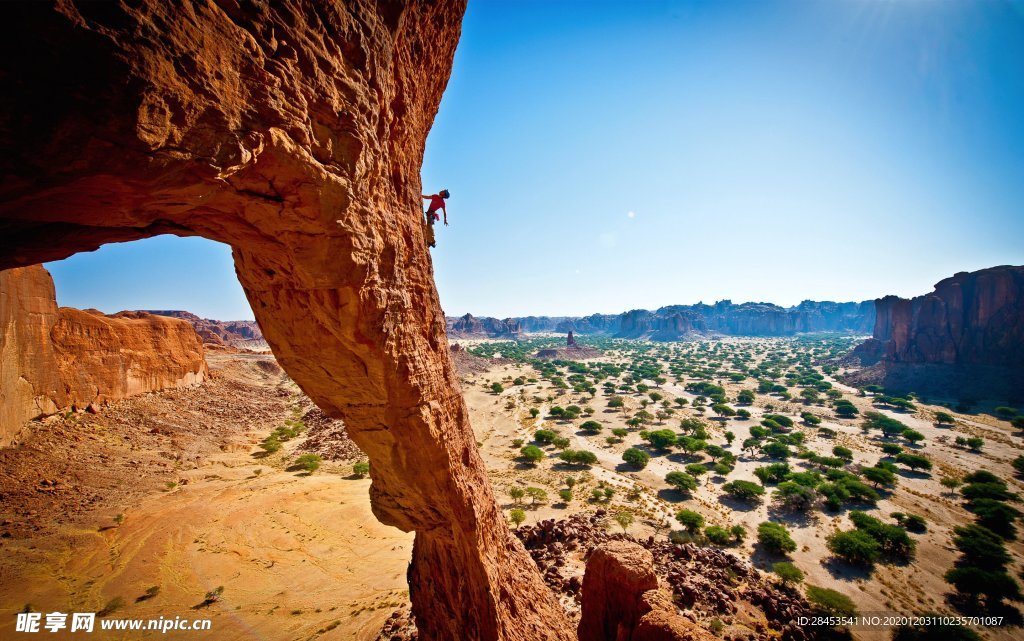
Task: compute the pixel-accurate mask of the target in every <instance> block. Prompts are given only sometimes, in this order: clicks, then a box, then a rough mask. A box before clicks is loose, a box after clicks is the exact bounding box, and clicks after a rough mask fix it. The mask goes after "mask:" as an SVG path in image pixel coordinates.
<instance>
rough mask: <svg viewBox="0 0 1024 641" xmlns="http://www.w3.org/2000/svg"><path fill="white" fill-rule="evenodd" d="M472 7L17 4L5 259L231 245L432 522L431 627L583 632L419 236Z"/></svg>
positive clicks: (6, 145) (554, 635) (378, 487)
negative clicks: (511, 477)
mask: <svg viewBox="0 0 1024 641" xmlns="http://www.w3.org/2000/svg"><path fill="white" fill-rule="evenodd" d="M464 4H465V3H464V0H443V1H431V0H422V1H412V2H408V3H405V2H400V1H396V0H351V1H348V2H341V1H334V2H327V1H319V0H318V1H316V2H314V1H312V0H310V1H308V2H304V1H300V0H281V1H275V2H273V3H267V2H262V1H260V0H209V1H201V0H192V1H188V2H182V3H164V2H161V1H159V0H139V1H137V2H128V3H122V4H114V3H88V2H75V1H73V0H58V1H57V2H55V3H54V4H53V5H44V4H42V3H25V4H23V5H15V6H12V5H5V6H4V8H3V12H4V14H6V15H5V16H4V20H3V27H0V29H2V30H3V35H2V37H0V46H2V47H3V55H2V56H0V82H2V83H3V86H4V91H3V92H2V94H0V171H2V173H0V176H2V179H0V239H2V242H0V268H9V267H17V266H23V265H29V264H34V263H39V262H43V261H48V260H56V259H60V258H64V257H66V256H69V255H71V254H73V253H76V252H80V251H90V250H93V249H96V248H97V247H99V246H100V245H102V244H104V243H110V242H122V241H128V240H134V239H139V238H144V237H148V236H153V235H157V234H165V233H170V234H177V235H183V236H187V235H200V236H204V237H207V238H211V239H214V240H217V241H220V242H224V243H227V244H229V245H231V246H232V248H233V255H234V260H235V266H236V271H237V273H238V277H239V280H240V281H241V283H242V285H243V287H244V289H245V291H246V294H247V296H248V298H249V301H250V303H251V304H252V307H253V310H254V312H255V314H256V317H257V319H258V320H259V322H260V325H261V326H262V328H263V330H264V333H265V335H266V338H267V341H268V343H269V344H270V345H271V347H272V348H273V351H274V353H275V355H276V356H277V358H278V359H279V361H280V362H281V364H282V366H283V367H284V368H285V369H286V370H287V371H288V373H289V374H290V375H291V376H292V378H293V379H294V380H295V381H296V382H298V383H299V384H300V385H301V386H302V388H303V389H304V390H305V391H306V392H307V393H308V394H309V395H310V396H311V397H312V398H313V399H314V400H315V401H316V402H317V404H318V405H320V407H321V408H323V409H324V410H325V411H326V412H327V413H329V414H331V415H332V416H335V417H340V418H343V419H345V420H346V422H347V424H348V429H349V431H350V433H351V435H352V438H353V439H354V440H355V441H356V442H357V443H358V444H359V445H360V446H361V447H362V448H363V449H364V450H365V451H366V452H367V454H369V456H370V458H371V461H372V466H373V471H372V477H373V485H372V490H371V499H372V502H373V509H374V513H375V514H376V515H377V516H378V518H380V519H381V520H382V521H384V522H386V523H389V524H392V525H395V526H397V527H400V528H402V529H405V530H415V531H416V543H415V547H414V552H413V562H412V564H411V566H410V570H409V580H410V588H411V597H412V601H413V609H414V614H415V616H416V619H417V623H418V625H419V628H420V630H421V635H422V638H424V639H442V638H450V639H454V638H459V639H568V638H570V637H571V636H573V635H572V634H571V631H570V628H569V626H568V625H567V623H566V621H565V617H564V614H563V613H562V611H561V609H560V608H559V606H558V604H557V602H556V601H555V599H554V597H553V596H552V595H551V594H550V593H549V591H548V590H547V589H546V588H545V587H544V584H543V583H542V581H541V579H540V576H539V573H538V572H537V570H536V567H535V566H534V565H533V564H532V562H531V560H530V559H529V557H528V556H527V555H526V553H525V552H524V551H523V549H522V547H521V546H520V545H519V543H518V542H516V541H515V540H514V539H513V538H512V537H511V536H510V535H509V533H508V529H507V527H506V526H505V525H504V523H503V518H502V515H501V513H500V511H499V509H498V507H497V505H496V503H495V500H494V497H493V495H492V491H491V488H490V485H489V483H488V481H487V478H486V476H485V474H484V468H483V464H482V462H481V460H480V458H479V455H478V453H477V451H476V446H475V441H474V438H473V434H472V431H471V429H470V424H469V419H468V416H467V412H466V407H465V405H464V403H463V401H462V397H461V395H460V393H459V389H458V383H457V380H456V378H455V375H454V370H453V368H452V365H451V362H450V360H449V356H448V347H447V340H446V338H445V333H444V332H445V321H444V317H443V315H442V312H441V307H440V304H439V301H438V297H437V292H436V289H435V287H434V282H433V276H432V267H431V262H430V256H429V254H428V253H427V252H426V251H425V249H424V240H423V237H422V228H421V223H420V216H419V200H418V198H419V193H420V184H419V168H420V163H421V161H422V157H423V148H424V144H425V139H426V135H427V132H428V130H429V128H430V125H431V123H432V121H433V118H434V115H435V113H436V111H437V108H438V104H439V102H440V98H441V94H442V92H443V90H444V87H445V84H446V83H447V79H448V75H449V72H450V68H451V62H452V56H453V54H454V49H455V45H456V42H457V40H458V34H459V30H460V22H461V17H462V14H463V11H464V8H465V7H464ZM336 221H337V222H336Z"/></svg>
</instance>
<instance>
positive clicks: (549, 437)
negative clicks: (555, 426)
mask: <svg viewBox="0 0 1024 641" xmlns="http://www.w3.org/2000/svg"><path fill="white" fill-rule="evenodd" d="M556 438H558V434H556V433H555V432H553V431H551V430H537V431H536V432H534V433H533V440H535V441H537V442H538V443H544V444H550V443H551V442H552V441H554V440H555V439H556Z"/></svg>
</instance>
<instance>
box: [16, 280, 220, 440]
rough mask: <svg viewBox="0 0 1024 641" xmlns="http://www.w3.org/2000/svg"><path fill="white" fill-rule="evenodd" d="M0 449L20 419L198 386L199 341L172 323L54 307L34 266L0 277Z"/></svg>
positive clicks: (48, 286) (203, 373)
mask: <svg viewBox="0 0 1024 641" xmlns="http://www.w3.org/2000/svg"><path fill="white" fill-rule="evenodd" d="M0 326H2V327H3V333H2V334H0V353H2V354H3V360H2V362H0V400H2V402H0V446H4V445H7V444H9V443H11V442H12V441H13V440H14V438H15V437H16V436H17V433H18V431H19V430H20V429H21V427H22V426H23V425H24V423H25V422H26V421H29V420H32V419H34V418H39V417H42V416H47V415H50V414H56V413H58V412H63V411H66V410H69V409H88V410H95V409H96V407H97V406H98V405H102V404H104V403H107V402H110V401H116V400H120V399H123V398H127V397H129V396H134V395H136V394H143V393H146V392H153V391H157V390H161V389H167V388H172V387H183V386H187V385H194V384H197V383H201V382H202V381H203V380H205V379H206V378H207V377H208V376H209V370H208V369H207V367H206V360H205V358H204V352H203V343H202V341H201V340H200V339H199V336H198V335H197V334H196V332H195V330H194V329H193V327H192V326H191V325H190V324H189V323H187V322H185V321H183V320H179V319H175V318H165V317H162V316H155V315H152V314H149V313H146V312H121V313H119V314H114V315H111V316H108V315H105V314H103V313H102V312H99V311H97V310H94V309H90V310H80V309H72V308H70V307H61V308H58V307H57V298H56V292H55V289H54V285H53V278H51V277H50V273H49V272H48V271H46V269H45V268H43V267H42V266H41V265H33V266H31V267H21V268H16V269H8V270H4V271H0Z"/></svg>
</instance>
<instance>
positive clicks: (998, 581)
mask: <svg viewBox="0 0 1024 641" xmlns="http://www.w3.org/2000/svg"><path fill="white" fill-rule="evenodd" d="M945 579H946V581H947V582H948V583H949V584H950V585H952V586H953V587H954V588H956V591H957V592H959V593H960V594H963V595H965V596H969V597H971V598H973V599H977V598H979V597H984V599H985V603H986V604H987V605H988V606H990V607H991V606H993V605H997V604H999V603H1002V602H1003V601H1004V600H1006V599H1009V600H1011V601H1020V600H1022V597H1021V593H1020V586H1019V585H1018V584H1017V581H1015V580H1014V578H1013V577H1012V576H1010V575H1009V574H1008V573H1007V572H1005V571H1003V570H990V569H983V568H978V567H969V566H960V567H955V568H952V569H951V570H949V571H947V572H946V574H945Z"/></svg>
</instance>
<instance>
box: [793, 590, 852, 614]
mask: <svg viewBox="0 0 1024 641" xmlns="http://www.w3.org/2000/svg"><path fill="white" fill-rule="evenodd" d="M806 592H807V600H808V601H810V602H811V605H812V606H813V607H814V610H815V612H818V613H820V614H823V615H826V616H833V617H853V616H856V614H857V606H855V605H854V603H853V600H852V599H850V597H848V596H846V595H845V594H842V593H840V592H836V591H835V590H830V589H828V588H822V587H818V586H816V585H808V586H807V589H806Z"/></svg>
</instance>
